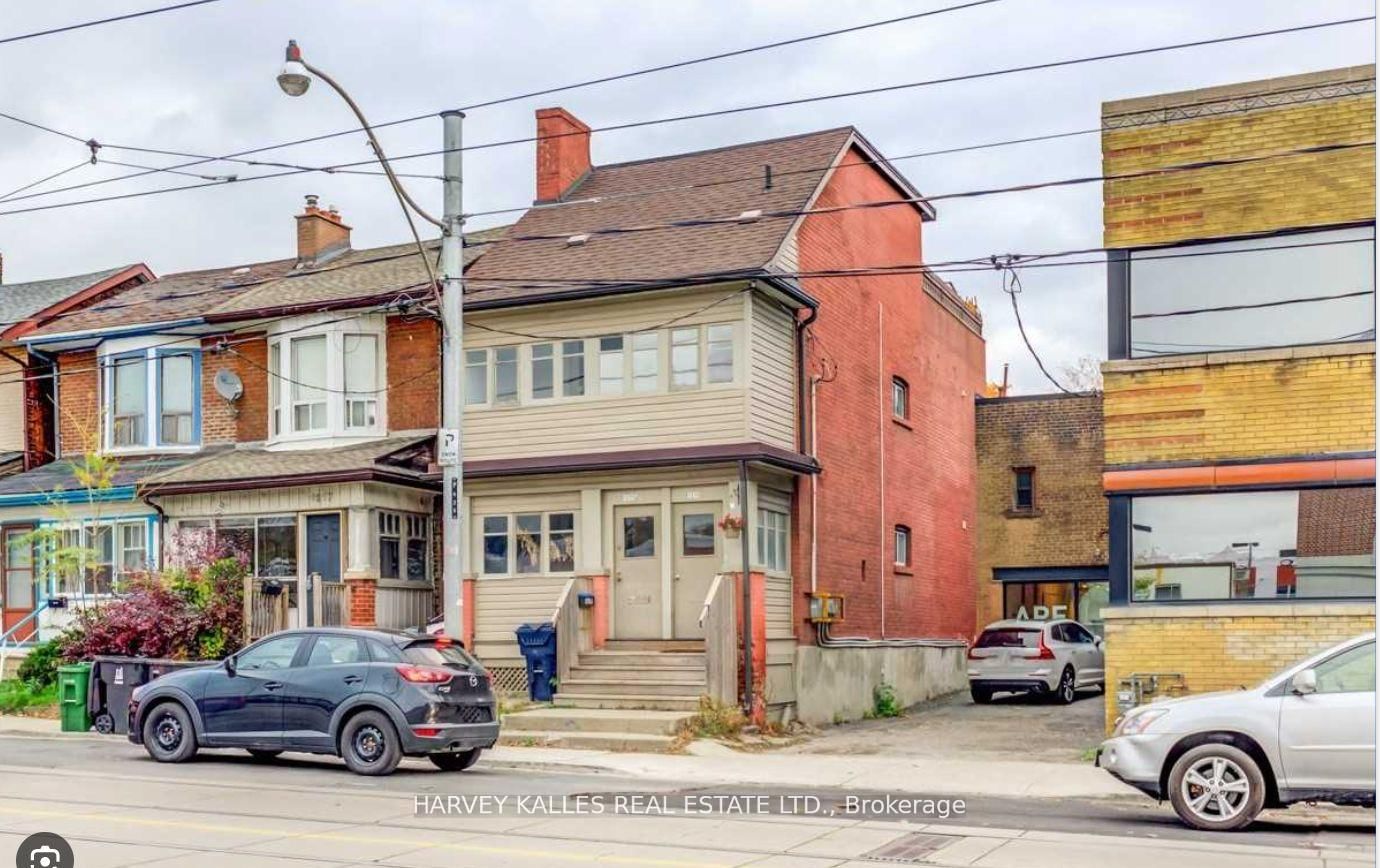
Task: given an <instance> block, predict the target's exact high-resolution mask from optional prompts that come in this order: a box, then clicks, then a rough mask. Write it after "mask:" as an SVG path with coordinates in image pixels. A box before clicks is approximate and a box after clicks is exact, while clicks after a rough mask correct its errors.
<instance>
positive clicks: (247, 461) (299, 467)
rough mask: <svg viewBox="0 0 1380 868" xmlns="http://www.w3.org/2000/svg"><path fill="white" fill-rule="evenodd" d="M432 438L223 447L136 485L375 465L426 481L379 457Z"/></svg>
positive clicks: (152, 487) (283, 477)
mask: <svg viewBox="0 0 1380 868" xmlns="http://www.w3.org/2000/svg"><path fill="white" fill-rule="evenodd" d="M431 440H432V438H431V437H430V436H422V435H416V434H413V435H409V436H406V437H390V438H387V439H383V440H370V441H369V442H367V443H357V444H354V445H350V446H338V447H331V448H328V449H291V450H273V451H269V450H267V449H264V448H263V447H259V446H255V447H248V448H236V449H225V450H221V451H218V452H213V453H210V454H207V455H206V456H205V457H203V458H200V459H197V460H193V461H190V462H188V463H187V464H184V465H182V466H180V467H176V468H173V469H171V470H169V471H168V472H166V473H158V474H154V475H152V476H150V477H148V478H146V479H144V480H143V481H142V483H141V485H140V490H141V492H144V493H148V494H158V493H160V492H161V493H171V492H174V491H177V490H184V489H188V488H191V487H195V486H200V485H206V484H215V485H217V486H219V487H221V488H233V487H237V486H235V483H254V484H256V485H258V484H263V483H265V482H269V481H272V480H279V481H280V482H282V483H284V484H286V483H289V482H302V481H303V480H310V479H311V478H312V477H339V476H342V475H348V474H351V473H368V472H370V471H374V470H378V471H381V472H387V473H390V474H392V475H396V476H398V477H399V478H400V479H415V480H416V483H417V484H418V485H425V483H423V482H422V480H421V471H420V470H418V469H416V468H414V467H409V466H405V465H404V464H395V463H389V462H384V461H383V459H385V458H387V457H388V456H390V455H392V454H393V453H395V452H398V451H400V450H403V449H406V448H407V447H409V446H416V445H422V444H429V443H430V442H431ZM238 487H243V486H238Z"/></svg>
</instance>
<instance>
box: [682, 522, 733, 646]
mask: <svg viewBox="0 0 1380 868" xmlns="http://www.w3.org/2000/svg"><path fill="white" fill-rule="evenodd" d="M720 511H721V510H720V508H719V504H717V503H677V504H676V505H675V507H674V509H673V511H672V518H673V520H674V522H675V536H676V539H675V545H676V551H675V574H674V575H673V576H672V582H671V588H672V593H673V594H674V595H675V596H674V597H673V600H672V605H671V611H672V619H671V624H672V627H673V630H674V632H673V634H672V638H675V639H703V638H704V628H703V627H701V626H700V610H701V609H702V608H704V595H705V594H707V593H709V586H710V585H711V584H713V582H714V574H715V573H717V572H718V571H719V564H720V562H721V553H720V551H719V535H718V533H717V531H718V522H719V514H720Z"/></svg>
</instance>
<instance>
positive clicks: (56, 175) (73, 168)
mask: <svg viewBox="0 0 1380 868" xmlns="http://www.w3.org/2000/svg"><path fill="white" fill-rule="evenodd" d="M89 165H91V161H90V160H82V161H81V162H79V163H77V164H76V165H72V166H68V167H67V168H65V169H60V170H58V171H56V172H54V173H52V174H51V175H44V176H43V177H42V178H39V179H38V180H37V181H30V182H29V183H27V184H25V185H24V186H22V187H17V188H15V189H13V190H11V191H10V192H8V193H5V194H4V195H0V202H4V201H5V200H7V199H9V198H10V197H11V196H16V195H18V194H20V193H23V192H24V191H25V190H32V189H33V188H34V187H37V186H39V185H40V184H46V183H48V182H49V181H51V180H53V179H55V178H61V177H62V176H63V175H66V174H67V173H68V172H75V171H76V170H77V169H80V168H82V167H83V166H89Z"/></svg>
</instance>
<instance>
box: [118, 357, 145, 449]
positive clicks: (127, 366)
mask: <svg viewBox="0 0 1380 868" xmlns="http://www.w3.org/2000/svg"><path fill="white" fill-rule="evenodd" d="M111 379H112V383H111V393H112V399H113V400H112V404H113V406H112V408H111V440H112V442H113V444H114V445H116V446H138V445H142V444H144V443H147V442H148V434H147V430H148V429H147V428H146V427H145V425H146V421H145V420H146V414H147V402H148V359H146V358H145V357H144V356H137V357H133V356H131V357H126V358H122V359H116V360H115V361H114V362H113V363H112V372H111Z"/></svg>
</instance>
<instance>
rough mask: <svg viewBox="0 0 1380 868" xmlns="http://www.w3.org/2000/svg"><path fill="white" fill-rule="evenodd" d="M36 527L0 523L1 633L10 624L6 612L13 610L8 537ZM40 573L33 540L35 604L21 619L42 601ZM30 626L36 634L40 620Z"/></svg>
mask: <svg viewBox="0 0 1380 868" xmlns="http://www.w3.org/2000/svg"><path fill="white" fill-rule="evenodd" d="M34 529H35V526H34V525H33V524H6V525H0V633H4V632H5V631H6V630H8V629H9V626H8V625H7V624H6V623H5V613H8V612H9V611H10V610H11V606H10V605H9V602H10V600H9V578H10V576H9V562H10V549H9V542H8V537H9V535H10V533H11V532H14V531H20V532H22V533H33V532H34ZM38 573H39V558H38V552H37V551H36V546H35V545H34V544H33V542H32V541H31V542H30V543H29V582H30V584H31V585H32V587H33V599H34V604H33V607H32V608H30V609H27V610H24V614H23V615H21V616H20V618H21V619H22V618H24V617H28V614H29V613H30V612H35V611H37V610H38V609H39V607H40V605H41V603H42V601H41V600H40V597H41V596H42V594H41V593H40V592H39V587H38ZM30 626H31V628H32V631H31V635H32V636H36V635H37V634H38V622H37V621H36V620H35V621H33V622H31V623H30Z"/></svg>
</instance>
